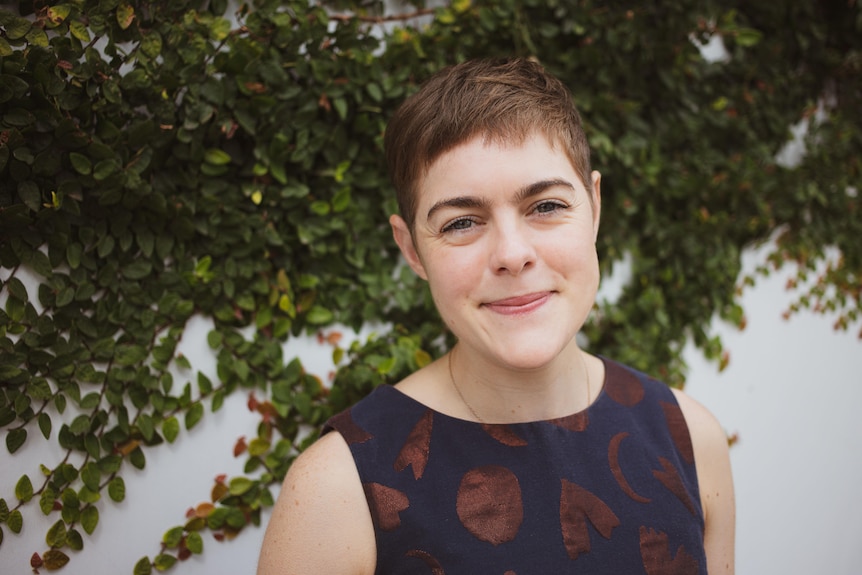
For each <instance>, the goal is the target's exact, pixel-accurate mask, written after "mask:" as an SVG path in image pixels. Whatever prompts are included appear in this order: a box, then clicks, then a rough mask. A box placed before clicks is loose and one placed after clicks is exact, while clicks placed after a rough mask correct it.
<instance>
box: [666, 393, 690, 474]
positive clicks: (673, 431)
mask: <svg viewBox="0 0 862 575" xmlns="http://www.w3.org/2000/svg"><path fill="white" fill-rule="evenodd" d="M659 403H660V404H661V408H662V410H664V417H665V419H666V420H667V427H668V429H669V430H670V436H671V437H672V438H673V443H674V445H676V448H677V449H678V450H679V454H680V455H682V458H683V459H685V461H686V463H688V464H689V465H690V464H692V463H694V448H693V447H692V445H691V435H690V434H689V432H688V425H687V424H686V422H685V417H684V416H683V414H682V410H681V409H680V408H679V406H678V405H676V404H675V403H666V402H664V401H660V402H659Z"/></svg>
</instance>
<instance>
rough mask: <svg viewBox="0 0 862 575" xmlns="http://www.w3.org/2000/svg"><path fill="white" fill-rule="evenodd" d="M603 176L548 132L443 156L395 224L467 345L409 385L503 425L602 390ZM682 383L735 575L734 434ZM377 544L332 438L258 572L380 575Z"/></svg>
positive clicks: (274, 521)
mask: <svg viewBox="0 0 862 575" xmlns="http://www.w3.org/2000/svg"><path fill="white" fill-rule="evenodd" d="M600 183H601V178H600V175H599V173H598V172H593V174H592V181H591V182H590V186H589V188H587V187H586V186H585V185H584V182H582V181H581V180H580V178H579V177H578V176H577V174H576V173H575V170H574V169H573V167H572V165H571V162H570V161H569V159H568V157H567V156H566V154H565V153H564V152H563V150H562V149H560V148H559V147H558V146H554V145H552V144H551V142H549V141H548V140H547V139H546V138H544V137H543V136H541V135H538V134H535V135H533V136H532V137H530V138H527V139H526V140H525V141H524V142H522V143H512V144H505V143H498V142H493V143H489V142H486V141H485V140H484V139H482V138H474V139H472V140H470V141H468V142H466V143H464V144H462V145H460V146H457V147H455V148H454V149H452V150H450V151H449V152H447V153H445V154H443V155H442V156H441V157H440V158H438V159H437V161H435V162H434V163H433V164H432V165H431V167H430V168H429V170H428V172H427V173H426V174H425V176H424V178H423V179H422V181H421V182H420V185H419V186H418V192H417V193H418V202H417V213H416V217H415V225H414V229H413V230H410V229H408V227H407V225H406V223H405V222H404V220H403V219H402V218H401V217H400V216H397V215H394V216H392V217H391V218H390V223H391V226H392V230H393V235H394V238H395V241H396V242H397V243H398V246H399V247H400V249H401V252H402V254H403V255H404V257H405V259H406V260H407V262H408V264H409V265H410V266H411V268H412V269H413V270H414V271H415V272H416V274H418V275H419V276H420V277H422V278H423V279H425V280H427V281H428V283H429V286H430V289H431V293H432V295H433V297H434V302H435V304H436V306H437V309H438V310H439V312H440V315H441V317H442V318H443V321H444V322H445V323H446V325H447V326H448V328H449V329H450V330H451V331H452V332H453V333H454V334H455V335H456V336H457V338H458V344H457V345H456V347H455V348H454V349H453V351H452V352H451V354H452V355H451V357H444V358H442V359H441V360H438V361H436V362H434V363H432V364H431V365H429V366H427V367H425V368H423V369H421V370H419V371H417V372H416V373H414V374H412V375H411V376H409V377H407V378H406V379H405V380H403V381H402V382H400V383H399V384H398V385H397V387H398V389H399V390H400V391H402V392H403V393H405V394H407V395H408V396H410V397H412V398H413V399H415V400H417V401H419V402H421V403H423V404H425V405H427V406H428V407H430V408H432V409H434V410H436V411H439V412H441V413H445V414H447V415H450V416H453V417H460V418H462V419H468V420H476V416H475V415H474V414H473V413H472V412H471V410H470V407H468V405H467V404H469V406H472V407H473V410H474V411H475V412H476V415H478V416H479V417H480V418H481V419H482V420H483V421H484V422H493V423H513V422H525V421H539V420H546V419H551V418H556V417H562V416H565V415H568V414H571V413H575V412H578V411H580V410H583V409H585V408H586V407H587V406H588V405H589V404H590V403H591V402H592V401H593V400H594V399H595V398H596V397H597V396H598V394H599V392H600V391H601V385H602V382H603V381H604V366H603V364H602V362H601V361H600V360H599V359H598V358H595V357H594V356H591V355H589V354H587V353H585V352H583V351H581V350H580V349H579V347H578V345H577V340H576V335H577V333H578V331H579V330H580V329H581V327H582V326H583V324H584V322H585V321H586V318H587V316H588V315H589V313H590V310H591V309H592V306H593V304H594V301H595V295H596V290H597V289H598V283H599V268H598V259H597V256H596V249H595V241H596V237H597V235H598V230H599V216H600V212H601V193H600ZM449 361H451V362H452V363H451V368H452V373H451V377H450V373H449V365H448V362H449ZM453 378H454V379H455V381H456V382H457V385H458V387H459V388H460V390H461V392H462V394H463V399H462V398H461V396H459V395H458V393H457V392H456V390H455V387H454V385H453V382H452V379H453ZM674 393H675V395H676V397H677V400H678V401H679V404H680V407H681V409H682V411H683V414H684V416H685V418H686V422H687V424H688V427H689V430H690V433H691V437H692V444H693V447H694V451H695V460H696V466H697V473H698V481H699V486H700V493H701V502H702V504H703V509H704V516H705V521H706V531H705V541H704V543H705V547H706V555H707V561H708V568H709V573H710V574H711V575H715V574H719V575H727V574H732V573H733V565H734V525H735V517H734V509H735V506H734V495H733V484H732V479H731V473H730V462H729V456H728V449H727V441H726V437H725V435H724V432H723V430H722V429H721V427H720V426H719V424H718V423H717V422H716V420H715V419H714V418H713V417H712V415H711V414H710V413H709V412H708V411H707V410H706V409H705V408H703V407H702V406H701V405H700V404H698V403H697V402H695V401H694V400H692V399H691V398H689V397H688V396H686V395H685V394H683V393H682V392H679V391H678V390H674ZM375 545H376V544H375V538H374V528H373V524H372V522H371V516H370V513H369V511H368V506H367V503H366V501H365V495H364V492H363V489H362V486H361V483H360V479H359V475H358V472H357V470H356V467H355V465H354V463H353V458H352V456H351V454H350V450H349V448H348V447H347V444H346V443H345V441H344V439H343V438H342V437H341V436H340V435H339V434H338V433H330V434H328V435H326V436H324V437H323V438H321V439H320V440H319V441H318V442H316V443H315V444H314V445H313V446H312V447H311V448H309V449H308V450H307V451H306V452H305V453H303V454H302V455H301V456H300V457H299V458H298V459H297V460H296V462H295V463H294V464H293V465H292V466H291V468H290V471H289V472H288V474H287V477H286V478H285V482H284V485H283V488H282V491H281V494H280V495H279V498H278V501H277V502H276V505H275V508H274V511H273V515H272V518H271V520H270V523H269V526H268V528H267V532H266V536H265V539H264V544H263V550H262V553H261V557H260V564H259V567H258V573H259V575H268V574H275V573H291V574H292V573H297V574H300V573H301V574H316V573H320V574H327V575H329V574H332V573H349V574H357V575H358V574H371V573H374V568H375V563H376V548H375Z"/></svg>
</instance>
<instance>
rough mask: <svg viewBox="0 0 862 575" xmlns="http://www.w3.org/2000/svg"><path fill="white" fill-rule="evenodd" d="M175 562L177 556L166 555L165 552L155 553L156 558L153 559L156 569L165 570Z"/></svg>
mask: <svg viewBox="0 0 862 575" xmlns="http://www.w3.org/2000/svg"><path fill="white" fill-rule="evenodd" d="M176 562H177V558H176V557H174V556H173V555H168V554H167V553H159V554H158V555H156V558H155V559H154V560H153V565H155V567H156V570H157V571H167V570H168V569H170V568H171V567H173V566H174V564H175V563H176Z"/></svg>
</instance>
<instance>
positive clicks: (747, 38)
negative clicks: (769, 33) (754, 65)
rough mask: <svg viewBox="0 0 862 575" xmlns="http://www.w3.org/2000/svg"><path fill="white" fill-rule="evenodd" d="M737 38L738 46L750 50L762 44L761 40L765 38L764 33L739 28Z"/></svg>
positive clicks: (752, 29)
mask: <svg viewBox="0 0 862 575" xmlns="http://www.w3.org/2000/svg"><path fill="white" fill-rule="evenodd" d="M735 38H736V43H737V44H739V45H740V46H744V47H746V48H749V47H751V46H756V45H757V44H758V43H760V40H761V39H762V38H763V33H762V32H761V31H760V30H755V29H754V28H739V29H738V30H737V31H736V36H735Z"/></svg>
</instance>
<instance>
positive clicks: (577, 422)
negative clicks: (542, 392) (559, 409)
mask: <svg viewBox="0 0 862 575" xmlns="http://www.w3.org/2000/svg"><path fill="white" fill-rule="evenodd" d="M548 423H550V424H551V425H556V426H557V427H562V428H563V429H567V430H569V431H586V429H587V426H588V425H589V424H590V418H589V416H588V415H587V412H586V411H581V412H579V413H573V414H572V415H567V416H565V417H559V418H557V419H549V420H548Z"/></svg>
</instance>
